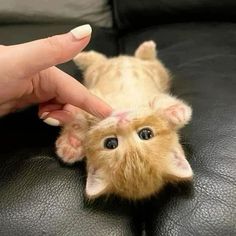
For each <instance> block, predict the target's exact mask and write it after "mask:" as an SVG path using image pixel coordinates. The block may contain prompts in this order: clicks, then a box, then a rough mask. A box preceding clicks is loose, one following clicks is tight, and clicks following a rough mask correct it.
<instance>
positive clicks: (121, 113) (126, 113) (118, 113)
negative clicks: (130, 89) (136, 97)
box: [114, 111, 128, 120]
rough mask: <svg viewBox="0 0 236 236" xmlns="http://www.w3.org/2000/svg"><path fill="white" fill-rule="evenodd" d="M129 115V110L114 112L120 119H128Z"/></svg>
mask: <svg viewBox="0 0 236 236" xmlns="http://www.w3.org/2000/svg"><path fill="white" fill-rule="evenodd" d="M127 115H128V112H127V111H121V112H117V113H114V116H115V117H117V118H118V119H119V120H123V119H126V117H127Z"/></svg>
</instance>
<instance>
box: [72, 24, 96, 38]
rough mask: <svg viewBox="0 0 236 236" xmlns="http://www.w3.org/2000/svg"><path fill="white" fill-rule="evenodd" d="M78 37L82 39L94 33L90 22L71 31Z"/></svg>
mask: <svg viewBox="0 0 236 236" xmlns="http://www.w3.org/2000/svg"><path fill="white" fill-rule="evenodd" d="M70 32H71V33H72V34H73V35H74V36H75V38H76V39H82V38H85V37H87V36H89V35H90V34H91V33H92V28H91V26H90V25H89V24H87V25H81V26H79V27H76V28H74V29H72V30H71V31H70Z"/></svg>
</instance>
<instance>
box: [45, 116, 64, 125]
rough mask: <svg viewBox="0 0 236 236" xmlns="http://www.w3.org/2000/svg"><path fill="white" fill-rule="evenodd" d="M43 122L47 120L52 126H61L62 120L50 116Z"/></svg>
mask: <svg viewBox="0 0 236 236" xmlns="http://www.w3.org/2000/svg"><path fill="white" fill-rule="evenodd" d="M43 122H45V123H46V124H48V125H52V126H59V125H60V121H59V120H56V119H54V118H51V117H48V118H47V119H45V120H44V121H43Z"/></svg>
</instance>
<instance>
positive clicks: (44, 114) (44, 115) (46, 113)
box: [40, 111, 49, 119]
mask: <svg viewBox="0 0 236 236" xmlns="http://www.w3.org/2000/svg"><path fill="white" fill-rule="evenodd" d="M48 114H49V112H47V111H45V112H44V113H43V114H42V115H41V116H40V119H44V118H45V117H46V116H47V115H48Z"/></svg>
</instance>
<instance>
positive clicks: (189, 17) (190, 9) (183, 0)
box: [113, 0, 236, 30]
mask: <svg viewBox="0 0 236 236" xmlns="http://www.w3.org/2000/svg"><path fill="white" fill-rule="evenodd" d="M113 12H114V20H115V23H116V25H117V27H118V28H119V29H122V30H128V29H138V28H142V27H143V26H150V25H159V24H161V23H173V22H186V21H235V20H236V2H235V1H234V0H224V1H216V0H177V1H173V0H145V1H143V0H132V1H127V0H113Z"/></svg>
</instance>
